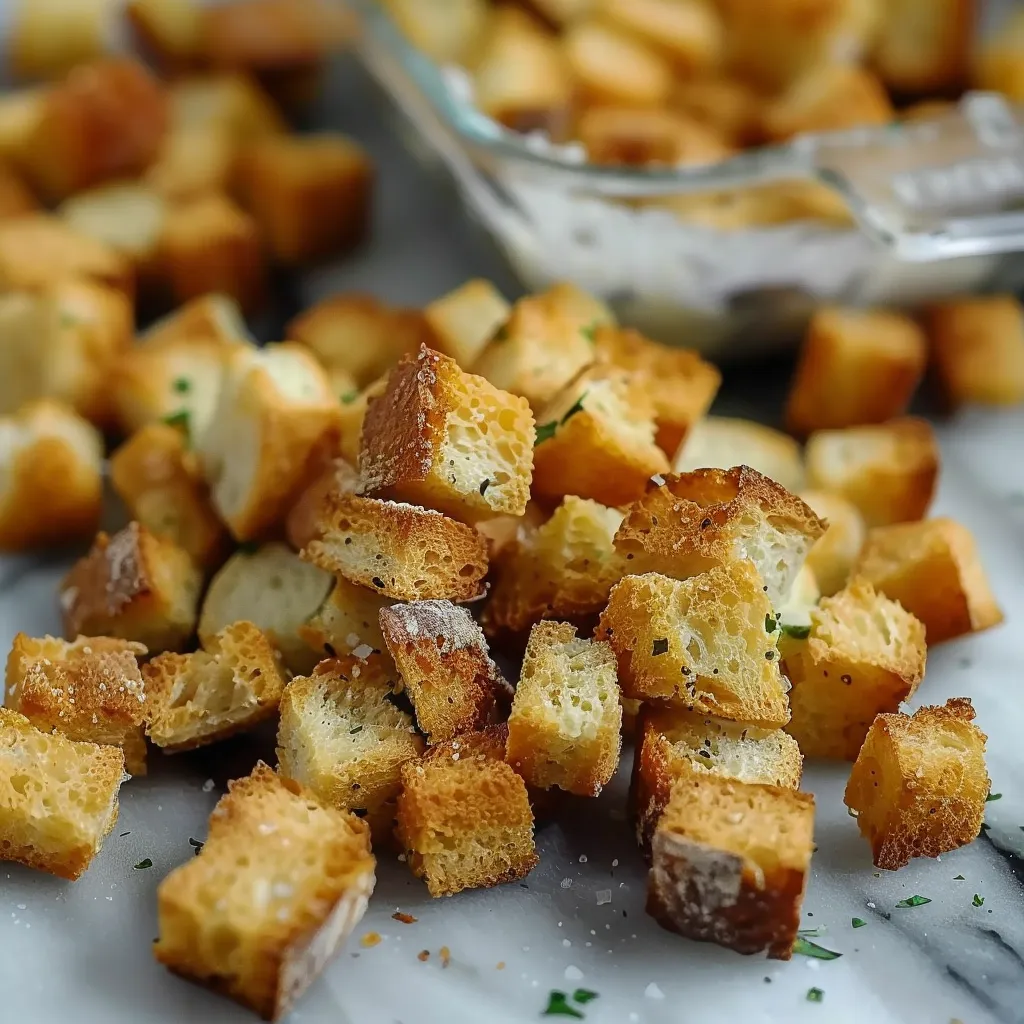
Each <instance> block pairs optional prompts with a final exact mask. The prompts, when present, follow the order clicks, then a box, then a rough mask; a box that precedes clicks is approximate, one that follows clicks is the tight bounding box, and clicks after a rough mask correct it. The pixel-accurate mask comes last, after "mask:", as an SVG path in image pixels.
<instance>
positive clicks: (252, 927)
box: [153, 761, 375, 1020]
mask: <svg viewBox="0 0 1024 1024" xmlns="http://www.w3.org/2000/svg"><path fill="white" fill-rule="evenodd" d="M374 867H375V862H374V858H373V855H372V854H371V853H370V834H369V829H368V828H367V827H366V824H365V823H364V822H361V821H360V820H359V819H358V818H356V817H355V816H354V815H352V814H348V813H347V812H345V811H340V810H338V809H336V808H333V807H325V806H324V805H323V804H321V803H320V801H319V800H317V799H316V797H315V796H314V795H313V794H312V793H311V792H310V791H309V790H307V789H305V788H304V787H302V786H300V785H299V784H298V783H297V782H294V781H292V780H290V779H285V778H282V777H281V776H280V775H278V774H277V773H276V772H274V771H273V770H272V769H270V768H268V767H267V765H265V764H264V763H263V762H262V761H260V762H258V763H257V765H256V767H255V768H254V769H253V771H252V774H251V775H249V776H247V777H246V778H244V779H236V780H235V781H233V782H231V783H229V784H228V793H227V795H226V796H223V797H221V799H220V800H219V801H218V803H217V806H216V807H215V808H214V809H213V813H212V814H211V815H210V831H209V835H208V836H207V838H206V842H205V844H204V845H203V847H202V849H201V850H199V851H198V856H196V857H192V858H190V859H189V860H188V862H187V863H185V864H183V865H181V866H180V867H178V868H176V869H175V870H174V871H172V872H171V873H170V874H169V875H168V876H167V877H166V878H165V879H164V880H163V882H161V883H160V887H159V889H158V890H157V910H158V915H159V929H160V937H159V938H158V939H157V941H156V942H155V943H154V944H153V955H154V956H155V957H156V959H157V960H158V961H159V962H160V963H162V964H164V965H165V966H166V967H169V968H170V969H171V970H172V971H174V972H175V974H180V975H181V976H182V977H185V978H189V979H191V980H193V981H196V982H198V983H199V984H202V985H206V986H208V987H209V988H212V989H214V990H215V991H217V992H221V993H222V994H224V995H226V996H229V997H230V998H232V999H235V1000H237V1001H238V1002H240V1003H242V1004H244V1005H245V1006H248V1007H249V1008H250V1009H252V1010H254V1011H255V1012H256V1013H258V1014H260V1016H262V1017H263V1018H264V1019H266V1020H280V1019H281V1018H282V1017H284V1016H285V1015H286V1014H287V1013H288V1011H289V1010H290V1009H291V1006H292V1004H293V1003H294V1002H295V1000H296V999H297V998H298V997H299V996H300V995H301V994H302V993H303V991H305V989H306V988H307V987H308V986H309V984H310V983H311V982H312V981H313V979H314V978H315V977H316V976H317V975H318V974H319V973H320V971H321V970H323V968H324V967H325V966H326V964H327V962H328V960H329V959H330V958H331V956H333V955H334V954H335V952H336V951H337V950H338V948H339V947H340V946H341V945H342V943H343V942H344V941H345V939H346V938H347V937H348V936H349V934H351V932H352V929H353V928H355V926H356V925H357V924H358V923H359V920H360V918H362V916H363V913H364V912H365V910H366V904H367V901H368V900H369V898H370V893H371V892H373V886H374ZM253 893H264V894H266V895H265V898H263V899H253Z"/></svg>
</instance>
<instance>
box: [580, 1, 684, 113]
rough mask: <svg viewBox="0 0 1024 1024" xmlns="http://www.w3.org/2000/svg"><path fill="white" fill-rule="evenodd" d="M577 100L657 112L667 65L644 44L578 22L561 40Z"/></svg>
mask: <svg viewBox="0 0 1024 1024" xmlns="http://www.w3.org/2000/svg"><path fill="white" fill-rule="evenodd" d="M563 43H564V47H565V57H566V60H567V61H568V62H569V69H570V70H571V71H572V74H573V77H574V78H575V80H576V89H577V92H578V93H579V95H580V96H581V97H582V98H583V99H584V100H585V101H586V102H588V103H621V104H622V105H623V106H628V107H660V106H662V105H664V104H665V103H666V102H667V101H668V98H669V96H670V95H671V92H672V77H673V76H672V64H671V62H670V61H669V60H668V59H667V58H666V57H664V56H662V54H660V53H659V52H658V51H657V50H656V49H654V48H653V47H651V46H648V45H647V44H646V43H645V42H643V41H641V40H640V39H637V38H636V37H632V36H629V35H626V34H625V33H623V32H621V31H616V30H615V29H614V28H613V27H612V26H610V25H604V24H602V23H601V22H600V21H597V20H596V19H585V20H583V19H581V20H580V21H578V22H574V23H573V24H572V25H570V26H569V28H568V30H567V31H566V33H565V35H564V36H563Z"/></svg>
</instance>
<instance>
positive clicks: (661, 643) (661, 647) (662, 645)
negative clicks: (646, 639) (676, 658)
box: [651, 638, 668, 658]
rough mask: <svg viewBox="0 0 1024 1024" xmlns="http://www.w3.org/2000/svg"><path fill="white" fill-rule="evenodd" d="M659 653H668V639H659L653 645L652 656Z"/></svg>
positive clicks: (654, 656)
mask: <svg viewBox="0 0 1024 1024" xmlns="http://www.w3.org/2000/svg"><path fill="white" fill-rule="evenodd" d="M659 654H668V640H667V639H664V638H662V639H658V640H655V641H654V643H653V644H652V645H651V657H652V658H657V657H658V655H659Z"/></svg>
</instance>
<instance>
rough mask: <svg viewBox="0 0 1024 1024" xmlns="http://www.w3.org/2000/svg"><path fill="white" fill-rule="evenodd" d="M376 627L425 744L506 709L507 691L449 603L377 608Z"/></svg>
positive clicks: (465, 615)
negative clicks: (385, 645) (392, 659)
mask: <svg viewBox="0 0 1024 1024" xmlns="http://www.w3.org/2000/svg"><path fill="white" fill-rule="evenodd" d="M380 628H381V632H382V633H383V635H384V643H385V644H387V649H388V651H389V652H390V653H391V657H392V658H394V660H395V665H396V666H397V667H398V671H399V673H400V674H401V677H402V683H403V686H404V688H405V692H406V693H408V695H409V699H410V700H411V701H412V705H413V707H414V708H415V710H416V722H417V724H418V725H419V727H420V729H422V730H423V732H425V733H426V735H427V740H428V741H429V742H430V743H440V742H443V741H444V740H450V739H451V738H452V737H454V736H457V735H458V734H459V733H463V732H472V731H473V730H475V729H480V728H483V727H484V726H485V725H488V724H490V723H491V722H493V721H494V720H495V719H496V718H497V717H499V716H503V713H505V712H507V711H508V708H509V705H510V704H511V703H512V688H511V687H510V686H509V685H508V683H507V682H505V680H504V678H503V677H502V675H501V672H499V671H498V667H497V665H495V664H494V662H493V661H492V660H491V657H490V654H489V653H488V650H487V641H486V640H485V639H484V634H483V631H482V630H481V629H480V627H479V626H478V625H477V624H476V623H475V622H474V621H473V617H472V616H471V615H470V614H469V612H468V611H467V610H466V609H465V608H460V607H459V606H458V605H454V604H452V603H451V602H450V601H414V602H412V603H410V604H395V605H391V606H390V607H387V608H381V610H380Z"/></svg>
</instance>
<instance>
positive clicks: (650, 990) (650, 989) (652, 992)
mask: <svg viewBox="0 0 1024 1024" xmlns="http://www.w3.org/2000/svg"><path fill="white" fill-rule="evenodd" d="M644 995H645V996H647V998H648V999H664V998H665V993H664V992H662V991H661V989H660V988H658V983H657V982H655V981H652V982H651V983H650V985H648V986H647V988H645V989H644Z"/></svg>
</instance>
